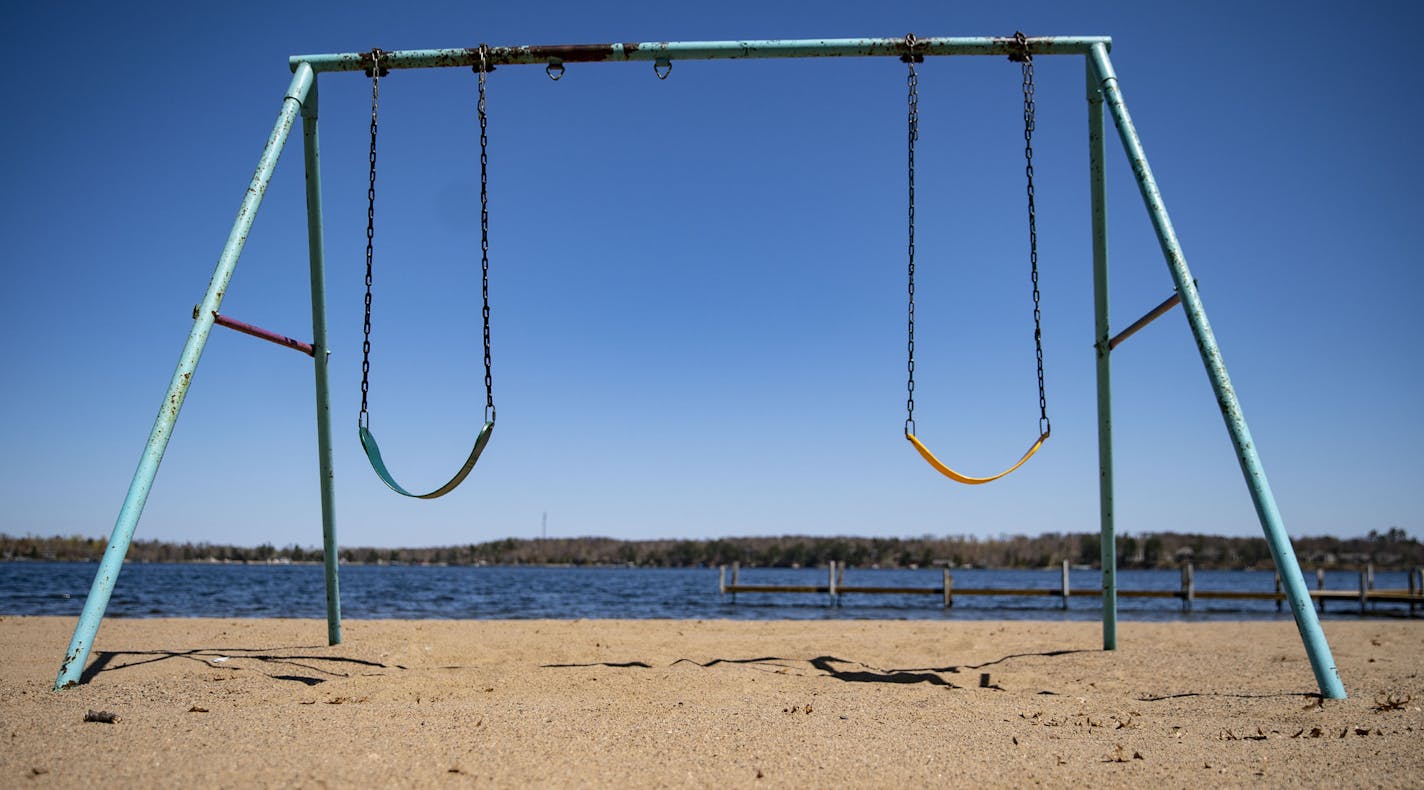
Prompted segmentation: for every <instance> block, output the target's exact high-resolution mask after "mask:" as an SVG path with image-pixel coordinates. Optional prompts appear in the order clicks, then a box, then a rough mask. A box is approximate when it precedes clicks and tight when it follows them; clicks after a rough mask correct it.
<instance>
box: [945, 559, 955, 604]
mask: <svg viewBox="0 0 1424 790" xmlns="http://www.w3.org/2000/svg"><path fill="white" fill-rule="evenodd" d="M952 606H954V576H953V575H951V574H950V572H949V568H945V569H944V608H946V609H949V608H950V607H952Z"/></svg>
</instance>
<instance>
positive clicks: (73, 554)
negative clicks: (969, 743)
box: [0, 527, 1424, 570]
mask: <svg viewBox="0 0 1424 790" xmlns="http://www.w3.org/2000/svg"><path fill="white" fill-rule="evenodd" d="M1292 543H1293V545H1294V549H1295V552H1296V556H1297V558H1298V559H1299V561H1300V564H1301V566H1302V567H1305V568H1311V569H1314V568H1323V569H1326V570H1336V569H1363V568H1366V567H1371V566H1372V567H1374V568H1375V569H1376V570H1408V569H1410V568H1417V567H1421V566H1424V544H1421V543H1420V542H1419V541H1418V540H1417V539H1415V538H1413V537H1410V536H1409V535H1408V534H1406V533H1405V532H1404V530H1402V529H1399V528H1398V527H1391V528H1389V529H1388V530H1386V531H1384V532H1378V531H1374V530H1371V531H1370V532H1369V533H1368V534H1367V535H1366V536H1364V537H1360V538H1336V537H1329V536H1326V537H1301V538H1295V539H1294V540H1293V541H1292ZM106 545H107V541H106V540H104V539H103V538H93V537H85V536H81V535H73V536H68V537H64V536H52V537H36V536H25V537H18V538H17V537H11V536H9V535H6V534H3V533H0V560H15V559H22V560H23V559H30V560H52V561H58V562H67V561H78V562H94V561H97V560H98V559H99V558H100V557H101V556H102V554H103V553H104V550H105V547H106ZM339 558H340V561H341V563H342V564H343V565H417V566H419V565H432V566H437V567H449V566H512V567H519V566H536V567H614V568H616V567H640V568H641V567H658V568H697V567H708V568H715V567H718V566H720V565H732V564H734V563H739V564H741V565H742V566H743V567H748V568H797V567H801V568H814V567H825V566H826V565H827V564H828V563H830V562H832V561H834V562H837V563H841V564H843V565H846V566H849V567H855V568H950V569H960V568H966V569H967V568H983V569H993V570H1019V569H1038V568H1056V567H1059V566H1061V565H1062V563H1064V562H1068V563H1069V564H1070V565H1072V566H1074V567H1079V568H1082V567H1098V566H1100V565H1101V540H1100V538H1099V536H1098V534H1097V533H1095V532H1093V533H1057V532H1050V533H1044V534H1042V535H1034V536H1025V535H1002V536H999V537H997V538H979V537H976V536H972V535H960V536H934V535H925V536H922V537H918V538H878V537H847V536H830V537H818V536H808V535H782V536H774V537H742V538H715V539H704V540H671V539H662V540H620V539H617V538H608V537H578V538H503V539H499V540H491V541H486V542H483V543H468V544H459V545H449V546H433V547H424V548H380V547H373V546H347V547H341V548H340V550H339ZM127 561H128V562H170V563H171V562H190V563H234V564H259V565H267V564H288V563H290V564H296V565H300V564H306V563H320V562H321V561H322V551H321V549H317V548H310V547H304V546H298V545H296V544H291V545H288V546H285V547H280V548H279V547H277V546H273V545H272V544H270V543H264V544H261V545H258V546H231V545H218V544H211V543H203V542H199V543H175V542H171V541H158V540H136V541H134V542H133V543H132V544H131V545H130V546H129V550H128V554H127ZM1187 563H1191V564H1192V565H1193V566H1195V567H1196V568H1197V569H1199V570H1274V568H1275V563H1274V561H1273V559H1272V557H1271V553H1270V550H1269V549H1268V547H1267V546H1266V541H1265V540H1264V539H1263V538H1260V537H1250V538H1246V537H1224V536H1219V535H1204V534H1183V533H1173V532H1160V533H1159V532H1152V533H1142V534H1138V535H1129V534H1120V535H1118V536H1117V539H1116V565H1117V567H1118V568H1119V569H1122V570H1146V569H1153V568H1157V569H1173V568H1180V567H1183V566H1184V565H1186V564H1187Z"/></svg>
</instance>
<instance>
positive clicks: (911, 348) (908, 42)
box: [900, 33, 925, 436]
mask: <svg viewBox="0 0 1424 790" xmlns="http://www.w3.org/2000/svg"><path fill="white" fill-rule="evenodd" d="M915 43H916V42H915V34H914V33H907V34H906V35H905V54H904V55H902V56H900V60H901V61H903V62H904V63H906V64H907V65H908V66H909V74H908V75H907V76H906V78H905V83H906V85H908V86H909V99H908V104H909V122H908V125H907V128H908V129H909V133H908V147H909V156H908V169H909V178H908V179H907V181H908V183H909V185H910V186H909V198H910V200H909V206H910V208H909V237H910V238H909V260H910V263H909V269H910V277H909V296H910V307H909V316H908V321H909V332H908V335H909V340H908V342H907V351H908V357H907V362H906V368H907V373H908V378H907V379H906V383H905V389H906V396H905V435H906V436H911V435H914V433H915V141H916V140H918V139H919V137H920V94H919V82H920V80H919V76H918V75H916V74H915V64H916V63H923V62H924V60H925V56H924V55H919V54H916V53H915Z"/></svg>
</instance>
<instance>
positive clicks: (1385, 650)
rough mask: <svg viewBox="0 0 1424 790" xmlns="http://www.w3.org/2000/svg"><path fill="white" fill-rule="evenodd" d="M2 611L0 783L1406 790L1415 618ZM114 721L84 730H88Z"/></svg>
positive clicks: (1422, 761)
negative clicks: (1312, 631)
mask: <svg viewBox="0 0 1424 790" xmlns="http://www.w3.org/2000/svg"><path fill="white" fill-rule="evenodd" d="M73 626H74V622H73V620H71V619H69V618H50V617H5V618H0V739H3V740H2V741H0V742H3V746H0V787H41V786H62V787H81V786H83V787H97V786H117V787H139V786H151V785H160V786H201V787H232V786H253V785H265V786H271V785H284V786H302V787H315V786H324V785H333V786H474V785H489V784H494V785H497V786H530V785H538V786H546V785H554V786H568V785H600V786H614V785H616V786H620V787H621V786H630V787H654V786H656V787H665V786H669V785H677V786H682V785H693V786H703V787H710V786H714V785H717V786H733V787H762V786H765V787H841V786H844V787H917V786H941V787H942V786H971V785H974V786H979V785H991V786H1006V785H1013V786H1032V785H1039V784H1044V785H1088V784H1092V785H1094V786H1109V787H1111V786H1134V787H1145V786H1151V785H1158V786H1163V787H1207V786H1222V785H1227V786H1239V785H1252V786H1258V785H1267V786H1280V785H1303V786H1314V787H1324V786H1392V787H1419V786H1421V783H1424V713H1421V705H1424V679H1421V671H1424V621H1417V620H1416V621H1408V620H1365V621H1357V622H1330V623H1327V624H1326V632H1327V635H1328V637H1329V639H1330V641H1331V644H1332V646H1333V648H1334V651H1335V657H1336V660H1337V663H1338V665H1339V668H1340V674H1341V676H1342V677H1343V679H1344V682H1345V686H1346V689H1347V690H1348V691H1349V693H1350V695H1351V696H1350V698H1349V699H1347V700H1343V701H1325V702H1323V703H1322V702H1321V700H1319V699H1318V697H1317V695H1316V693H1315V692H1316V687H1315V682H1314V679H1313V676H1312V675H1311V672H1310V667H1309V664H1308V662H1307V661H1306V658H1305V653H1304V649H1303V648H1302V646H1301V643H1300V641H1299V638H1298V636H1297V634H1296V631H1295V627H1294V625H1293V624H1291V623H1260V622H1254V623H1193V624H1182V623H1152V624H1145V623H1123V624H1122V625H1121V627H1120V636H1119V639H1120V649H1119V650H1117V651H1116V652H1113V653H1107V652H1103V651H1101V650H1100V649H1098V648H1099V647H1100V646H1101V632H1100V630H1099V629H1100V626H1098V625H1097V624H1096V623H1056V622H923V621H921V622H881V621H851V622H844V621H843V622H795V621H783V622H729V621H669V620H652V621H597V620H593V621H429V620H426V621H348V622H347V623H346V630H345V644H342V645H339V646H336V647H328V646H326V645H325V644H324V643H325V641H326V639H325V637H326V629H325V624H324V623H322V622H319V621H311V620H214V619H202V620H176V619H175V620H121V619H116V620H109V621H107V622H105V624H104V626H103V628H102V630H101V631H100V633H99V637H98V641H97V644H96V648H95V651H94V654H93V656H91V658H90V664H89V671H88V673H87V683H86V684H84V685H82V686H78V687H75V688H71V689H69V690H67V691H64V692H60V693H56V692H53V691H51V690H50V686H51V684H52V683H53V682H54V676H55V671H56V669H57V667H58V663H59V659H60V657H61V654H62V653H63V651H64V647H65V645H67V644H68V641H69V637H70V634H71V632H72V629H73ZM91 710H93V711H103V712H109V713H113V714H115V716H116V717H117V720H116V721H115V722H114V723H98V722H86V721H85V720H84V719H85V715H86V713H87V712H88V711H91Z"/></svg>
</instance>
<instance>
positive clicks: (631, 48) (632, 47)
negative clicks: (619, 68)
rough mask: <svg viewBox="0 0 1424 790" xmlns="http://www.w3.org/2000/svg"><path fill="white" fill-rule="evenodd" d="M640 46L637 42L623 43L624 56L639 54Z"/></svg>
mask: <svg viewBox="0 0 1424 790" xmlns="http://www.w3.org/2000/svg"><path fill="white" fill-rule="evenodd" d="M638 46H639V45H638V42H636V41H625V42H623V54H624V55H631V54H633V53H634V52H637V51H638Z"/></svg>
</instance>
